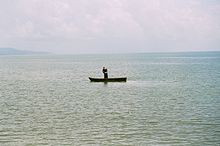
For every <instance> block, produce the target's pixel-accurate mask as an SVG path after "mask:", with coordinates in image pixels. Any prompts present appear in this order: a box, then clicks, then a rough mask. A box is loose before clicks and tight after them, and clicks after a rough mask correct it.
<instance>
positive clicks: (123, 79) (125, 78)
mask: <svg viewBox="0 0 220 146" xmlns="http://www.w3.org/2000/svg"><path fill="white" fill-rule="evenodd" d="M89 79H90V81H91V82H126V81H127V77H122V78H107V79H105V78H91V77H89Z"/></svg>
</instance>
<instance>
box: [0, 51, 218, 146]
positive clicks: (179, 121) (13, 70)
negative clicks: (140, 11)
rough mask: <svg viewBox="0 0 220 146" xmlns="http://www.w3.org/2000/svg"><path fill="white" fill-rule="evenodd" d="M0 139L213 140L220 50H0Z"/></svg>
mask: <svg viewBox="0 0 220 146" xmlns="http://www.w3.org/2000/svg"><path fill="white" fill-rule="evenodd" d="M103 66H105V67H107V68H108V70H109V77H119V76H120V77H121V76H127V77H128V81H127V82H126V83H107V84H104V83H91V82H90V81H89V79H88V77H89V76H91V77H102V76H103V75H102V72H101V70H102V67H103ZM0 145H1V146H11V145H16V146H44V145H45V146H52V145H53V146H64V145H65V146H72V145H112V146H113V145H126V146H127V145H143V146H145V145H177V146H179V145H183V146H186V145H189V146H191V145H198V146H201V145H212V146H215V145H216V146H217V145H220V53H219V52H202V53H156V54H153V53H149V54H120V55H72V56H71V55H63V56H61V55H50V56H0Z"/></svg>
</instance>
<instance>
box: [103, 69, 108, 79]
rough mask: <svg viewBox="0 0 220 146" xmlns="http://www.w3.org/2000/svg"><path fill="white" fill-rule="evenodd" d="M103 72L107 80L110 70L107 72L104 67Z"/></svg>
mask: <svg viewBox="0 0 220 146" xmlns="http://www.w3.org/2000/svg"><path fill="white" fill-rule="evenodd" d="M102 72H103V74H104V78H105V79H107V78H108V70H107V68H105V67H103V69H102Z"/></svg>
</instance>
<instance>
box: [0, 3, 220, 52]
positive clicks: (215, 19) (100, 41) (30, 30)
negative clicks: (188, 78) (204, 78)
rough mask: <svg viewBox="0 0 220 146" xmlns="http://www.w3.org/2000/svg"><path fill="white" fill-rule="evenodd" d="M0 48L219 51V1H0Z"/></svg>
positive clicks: (68, 50)
mask: <svg viewBox="0 0 220 146" xmlns="http://www.w3.org/2000/svg"><path fill="white" fill-rule="evenodd" d="M0 47H14V48H17V49H24V50H32V51H49V52H55V53H123V52H161V51H162V52H164V51H165V52H166V51H211V50H218V51H220V0H0Z"/></svg>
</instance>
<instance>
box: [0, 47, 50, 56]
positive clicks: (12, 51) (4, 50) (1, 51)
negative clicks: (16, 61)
mask: <svg viewBox="0 0 220 146" xmlns="http://www.w3.org/2000/svg"><path fill="white" fill-rule="evenodd" d="M34 54H49V53H47V52H33V51H25V50H18V49H14V48H0V55H34Z"/></svg>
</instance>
